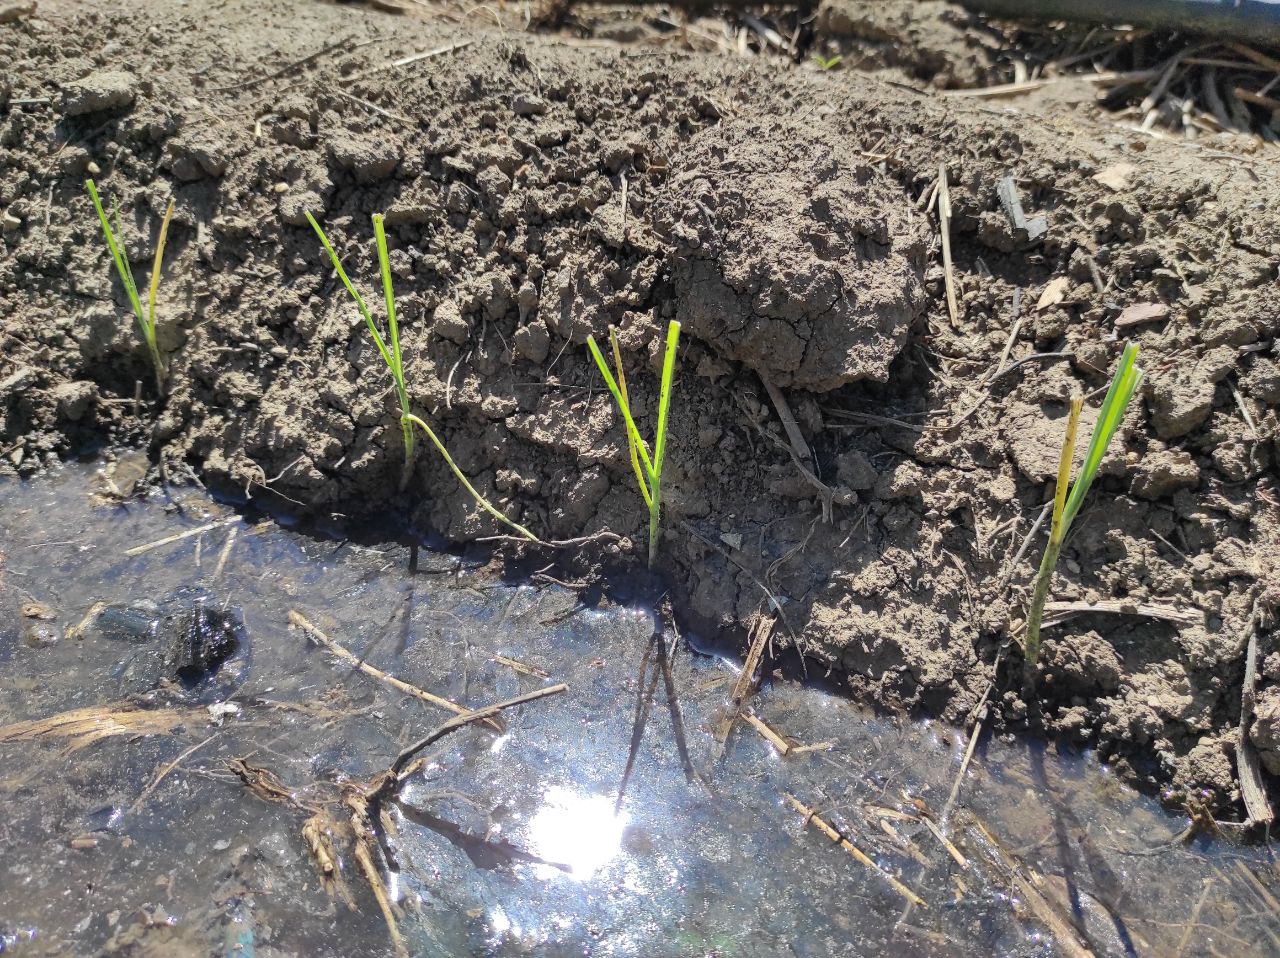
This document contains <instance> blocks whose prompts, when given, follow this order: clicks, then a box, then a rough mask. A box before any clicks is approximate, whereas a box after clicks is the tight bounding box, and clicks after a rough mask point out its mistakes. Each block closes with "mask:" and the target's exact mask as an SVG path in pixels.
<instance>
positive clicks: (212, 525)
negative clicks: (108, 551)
mask: <svg viewBox="0 0 1280 958" xmlns="http://www.w3.org/2000/svg"><path fill="white" fill-rule="evenodd" d="M239 521H240V517H239V516H231V517H230V518H229V519H220V520H218V521H217V522H208V523H205V524H204V525H202V526H196V527H195V528H194V529H188V530H187V531H186V532H178V533H175V534H174V535H171V536H165V537H164V538H163V539H157V540H156V541H155V542H148V543H147V544H146V545H144V546H134V547H133V548H132V549H125V550H124V554H125V555H127V556H140V555H142V554H143V553H144V552H150V551H151V550H152V549H159V548H160V547H161V546H167V545H168V544H169V543H171V542H180V541H181V540H183V539H190V538H191V537H192V536H198V535H200V533H202V532H208V531H209V530H210V529H217V528H219V527H220V526H229V525H231V524H232V523H233V522H239Z"/></svg>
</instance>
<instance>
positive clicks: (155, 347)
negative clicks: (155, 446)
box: [84, 179, 173, 393]
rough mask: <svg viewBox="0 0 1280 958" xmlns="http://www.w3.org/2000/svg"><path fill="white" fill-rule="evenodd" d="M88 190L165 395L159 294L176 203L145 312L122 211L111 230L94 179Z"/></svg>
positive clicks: (170, 211) (168, 216) (164, 227)
mask: <svg viewBox="0 0 1280 958" xmlns="http://www.w3.org/2000/svg"><path fill="white" fill-rule="evenodd" d="M84 185H85V188H86V189H87V190H88V191H89V198H90V199H92V200H93V208H94V210H95V211H96V212H97V214H98V222H100V223H101V224H102V235H103V236H104V237H105V238H106V241H107V249H108V250H110V252H111V258H112V260H113V261H114V262H115V264H116V273H117V274H118V275H119V276H120V283H121V285H122V286H124V291H125V294H126V295H127V296H128V297H129V305H130V307H131V308H132V309H133V315H134V316H135V317H136V318H137V320H138V329H139V331H140V332H141V333H142V340H143V342H144V343H146V346H147V352H148V353H149V354H150V355H151V365H152V366H153V367H154V370H155V376H156V391H157V392H159V393H163V392H164V363H163V361H162V360H161V358H160V344H159V342H158V341H157V340H156V310H155V303H156V292H157V290H158V288H159V285H160V265H161V263H162V261H163V258H164V244H165V238H166V237H167V236H168V233H169V221H170V219H171V218H172V216H173V201H172V200H171V201H170V202H169V209H168V211H167V212H166V213H165V216H164V222H163V223H162V224H161V226H160V239H159V242H158V243H157V244H156V256H155V265H154V266H153V267H152V270H151V293H150V296H149V297H148V309H147V311H146V312H143V309H142V300H141V298H140V297H139V296H138V285H137V283H135V282H134V279H133V267H132V266H130V265H129V259H128V257H127V256H126V255H125V253H124V250H123V249H122V248H121V246H120V243H121V240H120V237H123V236H124V230H123V228H122V227H121V225H120V210H119V207H113V208H112V213H113V214H114V216H115V220H116V225H115V229H112V228H111V220H110V219H109V218H108V217H107V213H106V210H104V209H103V208H102V200H101V198H100V197H99V196H98V187H97V186H96V184H94V182H93V180H92V179H87V180H85V181H84Z"/></svg>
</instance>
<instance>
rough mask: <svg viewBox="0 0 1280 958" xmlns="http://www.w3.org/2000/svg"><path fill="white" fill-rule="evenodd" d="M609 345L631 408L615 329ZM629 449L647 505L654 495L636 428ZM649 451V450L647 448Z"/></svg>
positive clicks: (629, 433)
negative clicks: (641, 457) (641, 462)
mask: <svg viewBox="0 0 1280 958" xmlns="http://www.w3.org/2000/svg"><path fill="white" fill-rule="evenodd" d="M609 345H610V346H612V347H613V368H614V369H616V370H617V371H618V390H619V391H620V392H621V393H622V401H623V402H624V403H626V405H627V408H628V409H630V408H631V396H630V395H629V394H628V393H627V374H626V372H625V371H624V370H623V368H622V350H621V348H620V347H619V346H618V334H617V333H616V332H615V331H614V330H613V329H610V330H609ZM626 433H627V450H628V451H629V452H630V453H631V468H632V469H633V470H634V471H635V474H636V483H637V485H639V487H640V495H641V497H642V498H643V499H644V504H645V506H646V507H650V506H652V504H653V497H652V496H650V495H649V483H648V481H647V480H646V479H645V475H644V469H643V468H641V465H640V453H639V451H638V448H637V447H639V446H643V445H644V440H643V439H641V438H640V436H638V435H637V434H636V433H635V431H634V430H632V429H629V428H628V429H627V430H626ZM645 451H646V452H648V450H645Z"/></svg>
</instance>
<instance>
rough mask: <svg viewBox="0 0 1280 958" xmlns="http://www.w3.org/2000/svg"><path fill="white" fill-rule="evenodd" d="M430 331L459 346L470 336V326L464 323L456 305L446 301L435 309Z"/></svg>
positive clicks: (451, 301) (464, 320)
mask: <svg viewBox="0 0 1280 958" xmlns="http://www.w3.org/2000/svg"><path fill="white" fill-rule="evenodd" d="M431 330H432V332H434V333H435V334H436V335H437V336H441V337H443V338H444V339H447V340H449V341H450V342H453V343H457V344H458V345H459V346H461V345H462V344H463V343H465V342H466V341H467V339H468V338H469V337H470V336H471V324H470V323H468V322H467V321H466V319H465V318H464V317H463V315H462V311H461V310H460V309H459V308H458V304H457V303H455V302H454V301H453V300H451V299H446V300H445V301H444V302H443V303H441V304H440V305H439V306H437V307H436V311H435V318H434V321H433V322H432V324H431Z"/></svg>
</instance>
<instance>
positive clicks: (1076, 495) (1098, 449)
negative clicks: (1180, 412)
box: [1063, 343, 1142, 534]
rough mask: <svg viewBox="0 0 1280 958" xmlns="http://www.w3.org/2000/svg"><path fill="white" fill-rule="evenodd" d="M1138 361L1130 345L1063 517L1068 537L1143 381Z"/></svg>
mask: <svg viewBox="0 0 1280 958" xmlns="http://www.w3.org/2000/svg"><path fill="white" fill-rule="evenodd" d="M1137 357H1138V346H1137V344H1136V343H1130V344H1129V345H1128V346H1126V347H1125V350H1124V354H1123V355H1122V356H1121V357H1120V364H1119V365H1118V366H1117V367H1116V372H1115V375H1114V376H1113V377H1112V378H1111V387H1110V388H1109V389H1108V390H1107V395H1106V398H1105V399H1103V400H1102V408H1101V409H1100V410H1099V412H1098V421H1097V423H1096V424H1095V425H1094V427H1093V435H1092V436H1091V437H1090V439H1089V448H1088V449H1087V450H1086V452H1085V458H1084V464H1083V465H1082V466H1081V467H1080V475H1079V476H1078V477H1077V479H1076V482H1075V485H1074V486H1073V487H1072V488H1071V495H1070V497H1069V498H1068V499H1067V505H1066V511H1065V512H1064V513H1063V524H1064V530H1063V531H1064V534H1065V531H1066V529H1067V528H1070V526H1071V523H1072V521H1073V520H1074V519H1075V517H1076V514H1077V513H1078V512H1079V511H1080V507H1081V505H1083V504H1084V497H1085V496H1087V495H1088V494H1089V487H1090V486H1091V485H1093V480H1094V478H1095V477H1096V476H1097V474H1098V467H1099V466H1100V465H1101V464H1102V459H1103V456H1105V455H1106V452H1107V447H1108V446H1109V445H1110V444H1111V437H1112V436H1114V435H1115V432H1116V429H1117V428H1118V427H1119V425H1120V422H1121V420H1123V419H1124V413H1125V409H1126V408H1127V407H1128V405H1129V400H1130V399H1132V398H1133V393H1134V390H1136V389H1137V388H1138V384H1139V382H1141V380H1142V372H1141V371H1140V370H1138V369H1136V368H1135V367H1134V361H1135V360H1136V359H1137Z"/></svg>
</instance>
